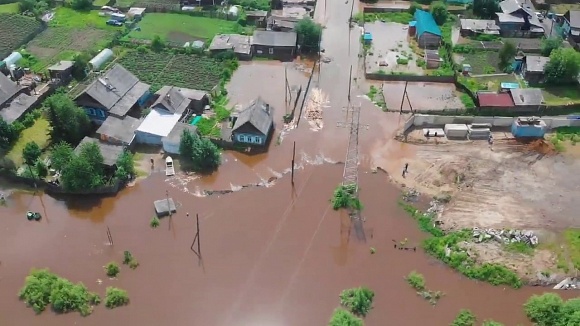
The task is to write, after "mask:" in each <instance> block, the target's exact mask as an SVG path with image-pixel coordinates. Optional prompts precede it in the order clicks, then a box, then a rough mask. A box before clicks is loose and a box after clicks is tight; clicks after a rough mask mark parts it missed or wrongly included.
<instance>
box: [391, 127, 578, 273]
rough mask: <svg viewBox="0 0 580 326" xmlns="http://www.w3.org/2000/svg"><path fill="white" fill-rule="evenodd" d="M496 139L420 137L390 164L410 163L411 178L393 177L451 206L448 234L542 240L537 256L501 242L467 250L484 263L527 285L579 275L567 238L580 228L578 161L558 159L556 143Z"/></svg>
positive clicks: (445, 221) (446, 213)
mask: <svg viewBox="0 0 580 326" xmlns="http://www.w3.org/2000/svg"><path fill="white" fill-rule="evenodd" d="M494 139H495V143H494V145H493V148H491V147H490V146H489V145H488V144H487V142H486V141H485V140H483V141H448V140H446V139H445V138H443V137H441V138H438V139H434V137H432V138H431V139H429V140H426V139H425V138H424V137H423V136H422V133H420V136H418V135H417V132H413V133H411V134H410V135H409V138H408V139H407V140H408V141H409V142H410V144H406V145H408V146H411V147H412V148H413V150H412V151H408V153H410V154H407V155H405V156H403V157H399V158H396V159H397V160H398V162H396V163H395V164H391V166H401V167H402V166H404V164H405V163H409V173H408V174H407V175H406V177H405V178H403V177H402V176H401V171H400V170H392V171H389V167H386V170H387V172H389V173H390V175H391V177H392V179H393V180H394V181H396V182H397V183H400V184H404V185H405V186H406V187H411V188H415V189H417V190H418V191H420V192H422V193H425V194H429V195H431V196H441V195H445V196H447V197H450V198H451V201H450V202H449V203H448V204H446V207H445V209H444V210H443V212H442V213H441V214H440V216H439V219H440V221H441V222H442V227H443V228H444V229H452V230H458V229H464V228H473V227H479V228H495V229H519V230H532V231H534V232H535V233H536V234H537V235H538V237H539V240H540V245H539V246H538V248H536V249H535V250H533V252H531V253H530V254H524V253H513V252H508V251H505V250H501V249H502V246H503V245H501V244H499V243H494V242H486V243H480V244H466V245H467V246H468V247H469V249H470V250H471V251H473V252H474V254H476V255H477V256H478V257H480V259H481V260H482V261H494V262H499V263H504V264H505V265H506V266H509V267H511V268H513V269H514V270H516V271H518V272H519V274H520V275H521V276H522V277H525V278H527V279H529V278H533V279H534V278H536V277H537V275H538V274H539V273H540V274H551V273H557V272H563V273H569V272H571V271H573V270H574V266H573V264H572V261H573V260H574V259H575V258H574V257H573V255H571V254H570V252H573V251H574V249H573V248H571V247H570V245H569V244H567V243H566V241H564V240H563V236H562V235H561V233H562V230H565V229H567V228H577V227H580V218H578V214H577V204H576V203H577V198H578V196H579V195H580V175H579V174H578V173H576V172H575V171H578V169H579V168H580V161H579V160H578V159H577V156H578V155H575V154H576V153H575V152H574V151H570V154H568V153H567V152H564V153H557V152H556V151H555V150H554V148H553V146H552V145H551V144H550V143H549V142H543V141H537V142H533V143H528V144H523V143H519V142H517V141H515V140H514V139H512V138H511V134H508V133H503V132H500V133H494ZM391 169H392V168H391ZM568 242H570V241H568Z"/></svg>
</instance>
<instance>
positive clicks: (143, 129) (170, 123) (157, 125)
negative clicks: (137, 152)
mask: <svg viewBox="0 0 580 326" xmlns="http://www.w3.org/2000/svg"><path fill="white" fill-rule="evenodd" d="M180 118H181V114H173V113H170V112H167V111H163V110H157V109H153V110H151V112H150V113H149V114H148V115H147V117H145V120H143V122H142V123H141V125H140V126H139V127H138V128H137V130H135V140H136V141H137V143H139V144H147V145H154V146H161V145H162V144H163V141H162V139H163V137H167V136H168V135H169V134H170V133H171V130H173V128H174V127H175V125H176V124H177V123H178V122H179V119H180Z"/></svg>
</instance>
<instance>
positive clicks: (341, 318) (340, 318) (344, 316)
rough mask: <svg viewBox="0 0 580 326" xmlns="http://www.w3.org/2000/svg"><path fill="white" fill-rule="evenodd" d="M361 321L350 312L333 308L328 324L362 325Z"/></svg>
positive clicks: (333, 325)
mask: <svg viewBox="0 0 580 326" xmlns="http://www.w3.org/2000/svg"><path fill="white" fill-rule="evenodd" d="M363 325H364V324H363V321H362V320H361V319H360V318H358V317H356V316H354V315H353V314H351V313H350V312H348V311H346V310H344V309H341V308H338V309H336V310H334V313H333V314H332V318H331V319H330V322H329V323H328V326H363Z"/></svg>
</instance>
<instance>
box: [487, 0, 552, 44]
mask: <svg viewBox="0 0 580 326" xmlns="http://www.w3.org/2000/svg"><path fill="white" fill-rule="evenodd" d="M499 7H500V9H501V12H498V13H496V15H497V25H498V26H499V28H500V33H501V36H504V37H542V36H544V26H543V25H542V23H541V22H540V20H539V19H538V17H537V16H536V14H535V13H534V12H533V10H531V9H530V8H527V7H526V6H524V5H522V4H521V3H520V2H518V1H517V0H504V1H502V2H500V3H499Z"/></svg>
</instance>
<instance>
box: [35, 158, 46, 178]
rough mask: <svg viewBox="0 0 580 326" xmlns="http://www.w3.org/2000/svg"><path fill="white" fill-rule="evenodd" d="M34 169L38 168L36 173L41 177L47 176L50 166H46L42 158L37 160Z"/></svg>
mask: <svg viewBox="0 0 580 326" xmlns="http://www.w3.org/2000/svg"><path fill="white" fill-rule="evenodd" d="M34 169H35V170H36V175H38V177H39V178H46V176H47V175H48V168H47V167H46V164H44V162H43V161H42V160H37V161H36V164H35V165H34Z"/></svg>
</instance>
